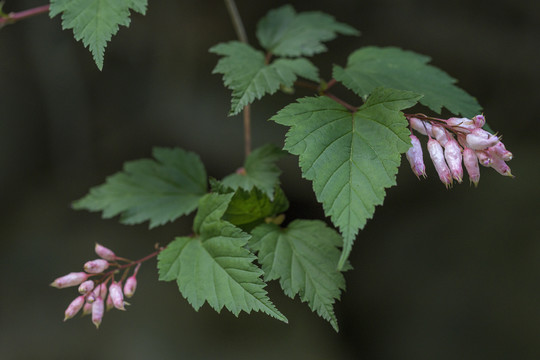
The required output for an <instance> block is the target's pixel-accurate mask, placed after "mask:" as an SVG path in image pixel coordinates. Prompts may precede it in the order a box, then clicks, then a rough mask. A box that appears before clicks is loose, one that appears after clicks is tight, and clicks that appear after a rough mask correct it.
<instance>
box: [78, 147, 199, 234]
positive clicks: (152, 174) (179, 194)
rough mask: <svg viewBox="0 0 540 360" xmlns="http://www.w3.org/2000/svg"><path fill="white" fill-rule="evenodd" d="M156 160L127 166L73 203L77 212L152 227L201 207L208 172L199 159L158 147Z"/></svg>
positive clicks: (183, 152) (155, 152) (187, 153)
mask: <svg viewBox="0 0 540 360" xmlns="http://www.w3.org/2000/svg"><path fill="white" fill-rule="evenodd" d="M153 155H154V158H155V159H156V160H152V159H140V160H134V161H129V162H126V163H125V164H124V170H123V171H121V172H118V173H116V174H114V175H112V176H109V177H108V178H107V179H106V181H105V183H104V184H102V185H99V186H96V187H93V188H91V189H90V192H89V193H88V194H87V195H86V196H84V197H83V198H82V199H79V200H77V201H75V202H74V203H73V208H74V209H77V210H81V209H85V210H89V211H103V215H102V216H103V218H111V217H114V216H116V215H118V214H120V222H121V223H123V224H129V225H131V224H139V223H142V222H144V221H147V220H149V221H150V228H153V227H155V226H158V225H163V224H165V223H167V222H169V221H173V220H175V219H177V218H178V217H180V216H182V215H187V214H189V213H191V212H192V211H193V210H195V209H196V208H197V204H198V201H199V199H200V198H201V197H202V196H203V195H204V194H205V193H206V181H207V180H206V170H205V169H204V165H203V164H202V162H201V160H200V159H199V156H197V155H196V154H193V153H190V152H187V151H184V150H182V149H178V148H175V149H167V148H154V150H153Z"/></svg>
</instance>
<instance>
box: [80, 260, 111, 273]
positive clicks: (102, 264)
mask: <svg viewBox="0 0 540 360" xmlns="http://www.w3.org/2000/svg"><path fill="white" fill-rule="evenodd" d="M108 267H109V262H108V261H107V260H103V259H96V260H91V261H88V262H86V264H84V271H86V272H88V273H90V274H98V273H100V272H103V271H105V270H106V269H107V268H108Z"/></svg>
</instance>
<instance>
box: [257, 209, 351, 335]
mask: <svg viewBox="0 0 540 360" xmlns="http://www.w3.org/2000/svg"><path fill="white" fill-rule="evenodd" d="M252 235H253V238H252V239H251V240H250V242H249V245H250V247H251V248H252V249H253V250H255V251H257V252H258V257H259V262H260V263H261V265H262V269H263V271H264V274H265V275H264V277H265V280H266V281H269V280H279V283H280V285H281V287H282V289H283V291H284V292H285V294H286V295H287V296H289V297H291V298H294V297H295V296H296V294H298V295H299V297H300V299H301V300H302V301H303V302H307V303H308V305H309V307H310V308H311V310H313V311H316V312H317V314H319V316H321V317H322V318H323V319H325V320H327V321H329V322H330V324H331V325H332V326H333V327H334V329H335V330H336V331H338V330H339V329H338V323H337V318H336V315H335V314H334V308H333V305H334V302H335V300H336V299H339V298H340V294H341V290H344V289H345V278H344V277H343V274H342V273H341V272H340V271H339V270H337V269H336V267H337V264H338V260H339V256H340V251H339V250H338V248H337V247H338V246H341V245H342V238H341V236H340V235H339V234H338V233H337V232H336V231H334V230H333V229H330V228H329V227H327V226H326V224H325V223H324V222H322V221H316V220H315V221H309V220H295V221H293V222H291V223H290V224H289V226H288V227H287V228H286V229H282V228H280V227H279V226H277V225H274V224H263V225H260V226H258V227H257V228H255V229H254V230H253V231H252Z"/></svg>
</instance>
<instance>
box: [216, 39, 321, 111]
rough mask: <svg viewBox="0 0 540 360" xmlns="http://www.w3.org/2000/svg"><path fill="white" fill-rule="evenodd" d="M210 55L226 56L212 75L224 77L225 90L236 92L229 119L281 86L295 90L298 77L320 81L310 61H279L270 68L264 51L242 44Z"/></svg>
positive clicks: (234, 43)
mask: <svg viewBox="0 0 540 360" xmlns="http://www.w3.org/2000/svg"><path fill="white" fill-rule="evenodd" d="M210 52H212V53H215V54H218V55H222V56H223V57H222V58H221V59H220V60H219V61H218V63H217V65H216V67H215V68H214V71H213V72H212V73H213V74H216V73H217V74H223V82H224V84H225V86H226V87H227V88H229V89H231V90H232V92H233V93H232V100H231V103H232V107H231V111H230V113H229V115H236V114H238V113H239V112H240V111H242V109H243V108H244V106H246V105H249V104H251V103H252V102H253V101H254V100H255V99H261V98H262V97H263V96H264V95H266V94H270V95H271V94H274V93H275V92H276V91H277V90H278V89H279V87H280V85H284V86H286V87H292V86H293V84H294V82H295V81H296V79H297V77H298V76H302V77H305V78H306V79H309V80H313V81H316V82H318V81H319V75H318V70H317V68H316V67H315V66H314V65H313V64H312V63H311V62H310V61H309V60H307V59H303V58H299V59H278V60H276V61H274V62H272V63H271V64H266V63H265V56H264V54H263V53H262V52H261V51H258V50H255V49H254V48H252V47H251V46H249V45H247V44H244V43H241V42H238V41H231V42H228V43H223V44H218V45H216V46H214V47H212V48H211V49H210Z"/></svg>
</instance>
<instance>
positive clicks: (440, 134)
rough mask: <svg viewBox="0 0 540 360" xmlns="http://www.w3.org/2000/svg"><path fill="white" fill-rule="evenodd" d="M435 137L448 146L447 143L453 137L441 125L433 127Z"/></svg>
mask: <svg viewBox="0 0 540 360" xmlns="http://www.w3.org/2000/svg"><path fill="white" fill-rule="evenodd" d="M432 132H433V137H434V138H435V139H436V140H437V141H438V142H439V144H441V145H442V146H446V142H447V141H448V139H449V138H450V137H451V136H452V135H451V134H450V133H449V132H448V131H446V130H445V129H444V128H443V127H442V126H441V125H433V127H432Z"/></svg>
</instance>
